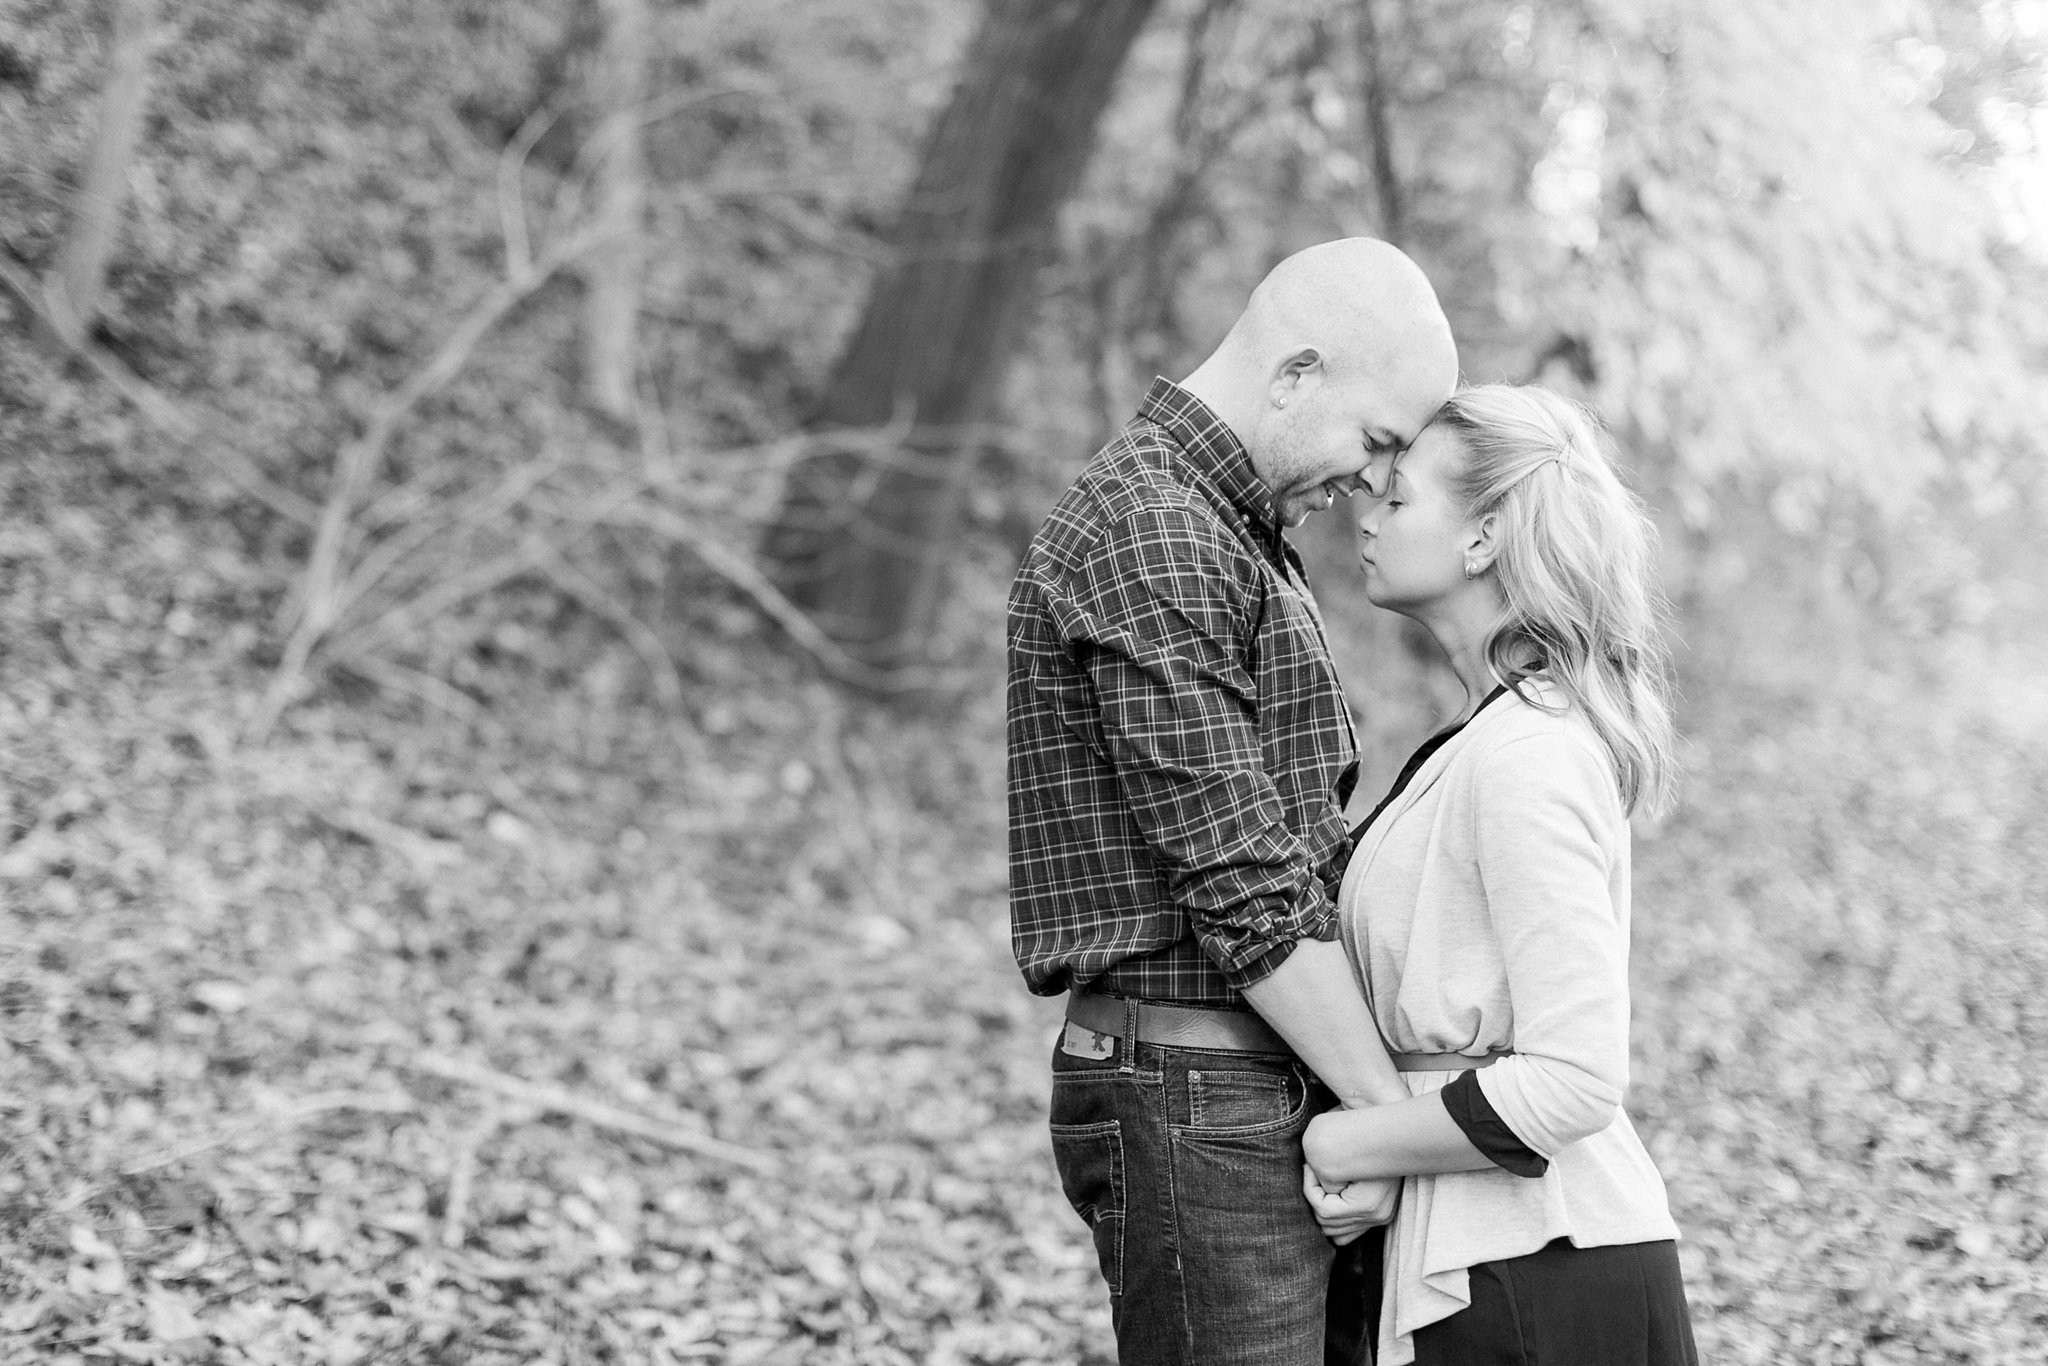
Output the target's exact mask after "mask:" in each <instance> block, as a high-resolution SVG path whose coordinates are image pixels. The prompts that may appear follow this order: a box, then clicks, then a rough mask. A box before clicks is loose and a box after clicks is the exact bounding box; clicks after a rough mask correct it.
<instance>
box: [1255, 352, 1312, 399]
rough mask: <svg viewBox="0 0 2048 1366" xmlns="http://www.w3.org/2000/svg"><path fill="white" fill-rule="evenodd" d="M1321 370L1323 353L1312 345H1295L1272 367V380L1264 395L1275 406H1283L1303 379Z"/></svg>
mask: <svg viewBox="0 0 2048 1366" xmlns="http://www.w3.org/2000/svg"><path fill="white" fill-rule="evenodd" d="M1322 372H1323V353H1322V352H1321V351H1319V350H1317V349H1316V348H1315V347H1313V346H1297V347H1295V348H1294V349H1293V350H1292V351H1289V352H1288V353H1287V354H1286V355H1284V356H1282V357H1281V358H1280V363H1279V365H1277V366H1275V367H1274V370H1273V381H1272V383H1271V384H1270V385H1268V386H1267V390H1266V397H1267V398H1269V399H1271V400H1272V403H1273V406H1274V407H1275V408H1284V407H1286V406H1287V400H1288V399H1290V398H1293V397H1294V392H1295V390H1297V389H1299V388H1300V387H1301V382H1302V381H1303V380H1304V379H1307V378H1308V377H1309V376H1311V375H1321V374H1322Z"/></svg>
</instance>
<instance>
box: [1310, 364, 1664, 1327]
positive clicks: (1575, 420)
mask: <svg viewBox="0 0 2048 1366" xmlns="http://www.w3.org/2000/svg"><path fill="white" fill-rule="evenodd" d="M1359 529H1360V531H1361V532H1362V533H1363V545H1362V549H1361V555H1360V558H1361V559H1362V561H1363V563H1364V567H1365V586H1366V594H1367V596H1368V597H1370V598H1371V599H1372V601H1373V602H1374V603H1375V604H1377V605H1378V606H1380V607H1383V608H1387V609H1390V610H1392V611H1396V612H1400V613H1402V614H1403V615H1405V616H1408V617H1411V618H1413V619H1414V620H1416V621H1418V622H1420V623H1421V624H1422V625H1423V626H1424V627H1426V628H1427V629H1428V631H1429V633H1430V635H1431V636H1433V637H1434V638H1435V640H1436V643H1437V644H1438V645H1439V646H1440V647H1441V648H1442V649H1443V651H1444V653H1445V655H1446V656H1448V657H1449V660H1450V663H1451V667H1452V668H1453V669H1454V670H1455V671H1456V673H1457V676H1458V679H1459V681H1460V682H1461V683H1463V684H1464V687H1465V695H1466V704H1465V707H1464V709H1463V712H1462V714H1461V716H1460V718H1459V719H1458V721H1457V722H1456V723H1455V724H1454V725H1452V726H1450V727H1449V728H1448V729H1446V730H1444V731H1442V732H1440V733H1439V734H1437V735H1436V736H1434V737H1432V738H1431V739H1430V741H1429V742H1428V743H1427V744H1425V745H1424V746H1423V747H1422V749H1421V750H1419V751H1418V752H1417V753H1416V754H1415V756H1414V757H1413V758H1412V759H1410V760H1409V762H1408V765H1407V767H1406V769H1405V770H1404V771H1403V772H1402V774H1401V776H1400V778H1399V779H1398V780H1397V781H1396V783H1395V785H1394V790H1393V791H1392V792H1390V793H1388V795H1387V797H1386V799H1385V800H1384V801H1382V802H1381V803H1380V806H1379V808H1378V809H1377V810H1376V811H1374V813H1373V815H1372V816H1371V818H1370V819H1369V820H1368V821H1367V823H1366V825H1365V827H1364V828H1363V830H1362V832H1361V834H1360V837H1359V840H1358V843H1357V848H1356V850H1355V852H1354V853H1353V855H1352V858H1351V861H1350V863H1349V866H1348V867H1347V869H1346V873H1345V878H1344V883H1343V887H1342V891H1341V894H1340V896H1339V901H1338V905H1339V913H1340V915H1341V917H1342V925H1343V934H1344V940H1345V944H1346V946H1347V947H1348V949H1349V950H1350V954H1351V958H1352V963H1353V965H1354V967H1355V968H1356V969H1357V972H1358V975H1359V980H1360V983H1361V985H1362V986H1363V988H1364V990H1365V993H1366V995H1367V997H1368V1000H1369V1002H1370V1005H1371V1008H1372V1012H1373V1015H1374V1017H1375V1019H1376V1021H1377V1023H1378V1025H1379V1029H1380V1032H1381V1034H1382V1035H1383V1037H1384V1039H1385V1042H1386V1044H1387V1047H1388V1050H1389V1053H1390V1055H1391V1056H1392V1059H1393V1062H1394V1064H1395V1067H1396V1069H1398V1071H1399V1073H1400V1074H1401V1076H1400V1080H1401V1082H1402V1083H1405V1086H1403V1087H1398V1088H1396V1087H1389V1091H1390V1098H1391V1099H1392V1101H1393V1103H1388V1104H1380V1105H1376V1106H1373V1107H1371V1108H1365V1109H1350V1110H1340V1111H1332V1112H1330V1113H1328V1114H1325V1115H1322V1116H1320V1117H1318V1118H1317V1119H1316V1120H1315V1121H1314V1122H1313V1123H1311V1125H1310V1126H1309V1129H1308V1133H1307V1135H1306V1137H1305V1139H1304V1143H1303V1150H1304V1153H1305V1155H1306V1157H1307V1160H1308V1163H1309V1172H1308V1176H1307V1180H1306V1189H1307V1190H1308V1194H1309V1199H1310V1203H1311V1204H1312V1205H1313V1206H1314V1207H1315V1208H1316V1211H1317V1215H1318V1218H1319V1219H1320V1220H1321V1221H1322V1223H1323V1226H1324V1229H1325V1231H1326V1232H1327V1233H1329V1234H1330V1235H1331V1236H1332V1237H1333V1238H1335V1239H1337V1240H1338V1241H1340V1242H1344V1241H1350V1240H1351V1239H1353V1238H1355V1237H1357V1236H1358V1235H1359V1234H1360V1233H1361V1232H1363V1231H1364V1229H1365V1226H1366V1225H1367V1224H1368V1223H1369V1222H1370V1219H1369V1217H1368V1216H1367V1215H1365V1214H1362V1213H1358V1212H1354V1211H1352V1210H1351V1209H1350V1208H1349V1207H1348V1205H1347V1202H1346V1200H1345V1198H1344V1196H1343V1194H1342V1188H1343V1187H1344V1186H1345V1185H1346V1184H1347V1183H1350V1182H1354V1181H1381V1180H1387V1179H1392V1178H1403V1182H1402V1190H1401V1201H1400V1208H1399V1212H1398V1214H1397V1215H1396V1217H1395V1220H1394V1223H1393V1224H1392V1225H1391V1226H1390V1227H1389V1228H1388V1229H1387V1231H1386V1234H1385V1238H1386V1250H1385V1273H1384V1280H1383V1286H1384V1290H1383V1294H1382V1299H1381V1314H1380V1324H1379V1330H1378V1332H1379V1348H1380V1350H1379V1362H1380V1363H1381V1366H1400V1364H1401V1363H1405V1362H1409V1361H1414V1362H1417V1363H1419V1366H1467V1364H1468V1363H1481V1362H1484V1363H1489V1364H1491V1363H1510V1362H1557V1363H1570V1366H1693V1363H1695V1362H1696V1361H1697V1354H1696V1351H1695V1348H1694V1345H1693V1339H1692V1329H1691V1324H1690V1321H1689V1317H1688V1312H1687V1308H1686V1301H1685V1291H1684V1287H1683V1286H1682V1284H1681V1283H1680V1280H1679V1272H1678V1262H1677V1257H1676V1254H1675V1249H1674V1240H1675V1239H1676V1238H1677V1236H1678V1230H1677V1228H1676V1226H1675V1225H1674V1224H1673V1223H1672V1220H1671V1214H1670V1211H1669V1209H1668V1207H1667V1205H1666V1201H1665V1195H1664V1184H1663V1181H1662V1180H1661V1178H1660V1177H1659V1176H1658V1174H1657V1170H1656V1168H1655V1166H1654V1165H1652V1163H1651V1161H1650V1157H1649V1154H1648V1153H1646V1152H1645V1151H1644V1149H1643V1145H1642V1142H1641V1141H1640V1140H1639V1139H1638V1138H1637V1137H1636V1133H1635V1130H1634V1128H1633V1127H1631V1125H1630V1124H1629V1121H1628V1116H1627V1115H1626V1114H1624V1113H1623V1112H1622V1109H1621V1100H1622V1096H1623V1093H1624V1091H1625V1090H1626V1088H1627V1085H1628V1021H1629V1003H1628V937H1629V825H1628V818H1629V815H1630V814H1631V813H1632V812H1634V811H1637V810H1642V809H1650V810H1654V809H1656V808H1658V807H1660V806H1661V805H1662V804H1663V803H1664V802H1665V800H1666V799H1667V796H1668V793H1669V790H1670V785H1671V777H1672V759H1671V748H1672V736H1671V722H1670V718H1669V711H1668V708H1667V705H1666V696H1665V683H1664V674H1665V663H1666V653H1665V648H1664V645H1663V642H1662V640H1661V637H1660V633H1659V620H1658V618H1659V612H1658V599H1657V596H1656V593H1655V590H1654V587H1653V583H1652V569H1651V544H1652V535H1651V528H1650V526H1649V523H1648V520H1647V518H1646V517H1645V516H1644V513H1643V510H1642V508H1641V506H1640V504H1639V503H1638V502H1637V501H1636V500H1635V499H1634V498H1633V496H1632V495H1630V494H1629V493H1628V491H1627V490H1626V489H1624V488H1623V486H1622V484H1621V482H1620V480H1619V479H1618V478H1617V477H1616V474H1615V470H1614V467H1613V463H1612V460H1611V459H1610V457H1609V455H1608V453H1607V450H1606V447H1605V443H1604V442H1603V440H1602V437H1601V435H1600V432H1599V430H1598V428H1597V427H1596V425H1595V424H1594V422H1593V421H1592V419H1591V418H1590V417H1589V415H1588V414H1587V413H1586V412H1585V411H1584V410H1583V409H1581V408H1579V407H1577V406H1576V405H1574V404H1572V403H1571V402H1569V401H1568V400H1566V399H1564V398H1561V397H1560V396H1558V395H1556V394H1553V393H1550V392H1548V391H1546V390H1542V389H1536V388H1514V387H1508V386H1501V385H1489V386H1482V387H1476V388H1468V389H1464V390H1461V391H1460V392H1459V393H1457V394H1456V395H1454V396H1453V397H1452V399H1451V401H1450V402H1449V404H1447V405H1446V406H1445V408H1444V410H1443V411H1442V413H1441V414H1440V415H1439V416H1438V417H1437V419H1436V421H1435V423H1434V424H1433V425H1432V426H1431V427H1429V429H1428V430H1426V431H1425V432H1424V433H1423V434H1422V436H1421V437H1420V438H1419V439H1418V440H1417V441H1416V442H1415V444H1414V445H1413V446H1412V447H1411V448H1410V449H1409V450H1408V451H1407V452H1405V453H1404V454H1403V455H1402V456H1401V457H1400V459H1399V461H1398V462H1397V464H1396V465H1395V471H1394V475H1393V479H1392V483H1391V486H1390V488H1389V490H1388V493H1387V496H1386V497H1385V498H1384V499H1382V500H1381V501H1379V502H1378V503H1376V504H1375V505H1374V506H1373V508H1372V509H1371V511H1369V512H1367V513H1366V515H1365V516H1364V517H1363V518H1362V519H1361V521H1360V522H1359ZM1368 1189H1369V1188H1366V1187H1361V1188H1360V1190H1361V1194H1362V1193H1363V1192H1364V1191H1366V1190H1368Z"/></svg>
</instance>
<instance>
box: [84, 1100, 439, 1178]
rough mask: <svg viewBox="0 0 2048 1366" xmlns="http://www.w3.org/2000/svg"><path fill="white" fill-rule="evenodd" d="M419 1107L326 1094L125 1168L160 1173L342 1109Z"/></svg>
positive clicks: (398, 1111)
mask: <svg viewBox="0 0 2048 1366" xmlns="http://www.w3.org/2000/svg"><path fill="white" fill-rule="evenodd" d="M418 1108H419V1106H418V1103H417V1102H415V1101H414V1100H413V1098H412V1097H411V1096H396V1095H384V1096H380V1095H375V1094H372V1093H371V1092H367V1091H323V1092H321V1093H319V1094H318V1095H312V1096H307V1097H306V1098H305V1099H303V1100H299V1101H295V1102H294V1103H292V1104H291V1105H289V1106H286V1107H285V1108H284V1109H283V1110H281V1111H279V1112H278V1113H276V1114H271V1115H260V1116H257V1117H256V1118H254V1119H250V1120H246V1121H244V1122H243V1123H241V1124H238V1125H235V1126H234V1127H233V1128H230V1129H226V1130H223V1131H222V1132H220V1133H217V1134H215V1135H214V1136H213V1137H211V1138H206V1139H201V1140H200V1141H199V1142H197V1143H191V1144H187V1145H186V1146H185V1147H182V1148H176V1149H173V1150H171V1151H170V1152H166V1153H159V1154H158V1155H157V1156H155V1157H149V1158H144V1159H142V1160H141V1161H139V1162H131V1163H129V1164H128V1165H127V1166H125V1167H123V1168H121V1175H123V1176H140V1175H142V1174H143V1173H144V1172H153V1171H159V1170H161V1169H162V1168H165V1167H174V1166H176V1165H178V1164H179V1163H180V1162H184V1161H186V1160H187V1159H189V1158H193V1157H197V1156H198V1155H199V1154H201V1153H204V1152H211V1151H212V1150H213V1149H215V1148H224V1147H226V1146H228V1145H229V1144H231V1143H234V1142H236V1141H238V1140H240V1139H244V1138H247V1137H249V1136H251V1135H253V1134H260V1133H264V1132H267V1131H271V1130H277V1129H295V1128H297V1127H298V1126H299V1125H301V1124H304V1123H305V1122H306V1121H307V1120H309V1119H317V1118H319V1117H320V1116H321V1115H325V1114H332V1113H334V1112H335V1111H338V1110H361V1111H364V1112H365V1113H368V1114H375V1115H409V1114H411V1113H413V1112H414V1111H415V1110H417V1109H418Z"/></svg>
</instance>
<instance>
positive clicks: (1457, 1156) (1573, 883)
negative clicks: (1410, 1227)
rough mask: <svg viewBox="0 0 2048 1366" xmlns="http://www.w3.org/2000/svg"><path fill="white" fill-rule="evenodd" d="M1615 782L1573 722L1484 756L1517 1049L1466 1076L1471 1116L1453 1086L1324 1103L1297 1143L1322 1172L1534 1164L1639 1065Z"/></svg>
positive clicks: (1490, 843) (1480, 802) (1482, 817)
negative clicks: (1453, 1099) (1338, 1107)
mask: <svg viewBox="0 0 2048 1366" xmlns="http://www.w3.org/2000/svg"><path fill="white" fill-rule="evenodd" d="M1612 783H1613V779H1612V777H1611V776H1610V775H1609V774H1608V773H1607V771H1606V768H1605V765H1604V764H1602V763H1601V762H1600V761H1599V760H1598V758H1597V757H1596V756H1594V755H1593V754H1591V753H1589V752H1588V751H1587V749H1586V748H1585V747H1584V746H1583V745H1580V744H1578V743H1576V742H1574V741H1573V740H1572V739H1571V737H1569V736H1563V735H1555V734H1553V735H1544V736H1534V737H1530V738H1528V739H1526V740H1522V741H1516V742H1513V743H1511V744H1509V745H1506V746H1503V747H1502V749H1501V750H1499V751H1496V752H1495V753H1494V754H1492V755H1489V756H1487V758H1486V759H1485V760H1483V761H1482V763H1481V768H1480V771H1479V772H1478V773H1477V774H1475V788H1476V790H1475V793H1474V804H1475V814H1476V818H1477V829H1476V830H1475V853H1476V855H1477V858H1478V861H1479V874H1480V878H1479V880H1480V884H1481V886H1482V887H1483V888H1484V890H1485V895H1486V903H1487V904H1486V909H1487V913H1488V915H1489V917H1490V919H1491V921H1492V924H1493V928H1494V931H1495V933H1496V934H1497V936H1498V938H1499V942H1500V945H1501V951H1502V956H1503V960H1504V966H1505V970H1506V975H1507V983H1506V985H1507V989H1508V997H1509V1001H1510V1009H1511V1013H1512V1017H1513V1020H1514V1030H1515V1049H1516V1052H1515V1054H1514V1055H1513V1056H1511V1057H1508V1058H1504V1059H1502V1060H1501V1062H1500V1063H1499V1064H1497V1065H1496V1066H1495V1067H1493V1068H1489V1069H1487V1070H1486V1071H1485V1072H1481V1073H1478V1074H1476V1076H1475V1077H1474V1078H1473V1081H1472V1082H1467V1083H1463V1085H1465V1086H1471V1085H1474V1084H1475V1083H1476V1086H1477V1088H1478V1092H1477V1094H1476V1095H1470V1094H1467V1095H1466V1096H1465V1097H1464V1099H1465V1100H1466V1102H1467V1103H1466V1106H1465V1113H1466V1120H1467V1123H1466V1124H1461V1123H1460V1122H1459V1121H1458V1120H1457V1119H1454V1118H1453V1117H1452V1113H1451V1110H1450V1109H1449V1108H1447V1106H1446V1104H1445V1093H1444V1092H1435V1093H1432V1094H1430V1095H1426V1096H1417V1097H1414V1098H1412V1099H1409V1100H1404V1101H1401V1102H1399V1103H1397V1104H1393V1105H1381V1106H1375V1107H1373V1108H1371V1109H1366V1110H1347V1111H1333V1112H1331V1113H1329V1114H1326V1115H1321V1116H1318V1117H1317V1118H1316V1119H1315V1120H1314V1121H1312V1122H1311V1123H1310V1125H1309V1129H1308V1132H1307V1134H1305V1135H1304V1136H1303V1144H1302V1146H1303V1152H1304V1154H1305V1155H1306V1157H1307V1159H1308V1162H1309V1166H1310V1168H1311V1169H1312V1170H1313V1171H1314V1172H1315V1174H1316V1176H1317V1178H1318V1179H1319V1180H1320V1181H1321V1182H1322V1184H1323V1185H1324V1186H1325V1187H1327V1188H1331V1189H1335V1188H1336V1187H1338V1186H1340V1185H1341V1184H1342V1183H1344V1182H1346V1181H1353V1180H1361V1179H1366V1178H1383V1177H1389V1176H1411V1175H1413V1176H1420V1175H1429V1174H1435V1173H1441V1172H1460V1171H1483V1170H1487V1169H1489V1168H1492V1167H1495V1166H1501V1167H1505V1168H1506V1169H1507V1170H1510V1171H1515V1172H1517V1173H1518V1174H1522V1175H1539V1174H1540V1173H1541V1172H1542V1170H1543V1168H1544V1166H1545V1165H1546V1163H1545V1161H1544V1159H1546V1158H1548V1157H1550V1156H1553V1155H1555V1153H1556V1152H1557V1151H1558V1150H1559V1149H1561V1148H1564V1147H1566V1146H1568V1145H1569V1144H1571V1143H1573V1142H1576V1141H1577V1140H1578V1139H1580V1138H1583V1137H1585V1136H1587V1135H1588V1134H1593V1133H1597V1132H1599V1131H1600V1130H1601V1129H1602V1128H1604V1127H1606V1125H1607V1124H1608V1123H1610V1122H1611V1121H1612V1119H1613V1116H1614V1111H1615V1109H1616V1107H1617V1106H1618V1105H1619V1103H1620V1099H1621V1092H1622V1090H1623V1088H1624V1087H1625V1086H1626V1084H1627V1067H1628V982H1627V947H1626V945H1627V939H1626V931H1625V928H1624V927H1623V925H1622V924H1621V922H1620V921H1619V919H1618V917H1617V915H1616V911H1615V906H1614V898H1613V891H1612V888H1611V886H1610V884H1609V873H1610V868H1611V866H1612V865H1611V859H1610V854H1609V851H1608V850H1607V849H1606V848H1604V847H1603V842H1602V839H1601V837H1600V828H1601V826H1602V825H1603V823H1604V822H1603V816H1605V815H1608V814H1610V808H1612V803H1613V798H1612V795H1611V794H1612ZM1624 838H1625V836H1624ZM1454 1085H1460V1083H1454ZM1475 1110H1477V1111H1479V1112H1480V1115H1481V1116H1483V1119H1484V1121H1485V1122H1486V1124H1487V1125H1488V1126H1489V1127H1492V1128H1501V1129H1504V1130H1505V1131H1506V1132H1507V1133H1509V1134H1511V1135H1512V1137H1513V1138H1514V1139H1519V1140H1520V1143H1521V1145H1524V1146H1522V1148H1521V1150H1520V1152H1519V1154H1518V1156H1520V1157H1526V1158H1527V1159H1528V1160H1527V1162H1526V1163H1524V1162H1520V1161H1517V1160H1516V1158H1515V1157H1512V1156H1505V1155H1495V1154H1490V1153H1489V1152H1488V1151H1482V1150H1481V1148H1480V1147H1479V1146H1478V1145H1476V1144H1475V1143H1474V1142H1473V1139H1472V1138H1471V1137H1468V1129H1467V1125H1468V1124H1470V1123H1471V1122H1472V1120H1473V1119H1474V1118H1475V1116H1474V1115H1473V1113H1472V1112H1473V1111H1475ZM1492 1146H1493V1145H1492V1144H1491V1143H1489V1147H1492Z"/></svg>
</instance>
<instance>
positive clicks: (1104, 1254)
mask: <svg viewBox="0 0 2048 1366" xmlns="http://www.w3.org/2000/svg"><path fill="white" fill-rule="evenodd" d="M1052 1155H1053V1161H1054V1162H1055V1163H1056V1164H1057V1165H1058V1167H1059V1172H1060V1188H1061V1189H1062V1190H1064V1191H1065V1192H1066V1196H1067V1203H1068V1204H1070V1205H1072V1206H1073V1207H1074V1213H1076V1214H1078V1215H1080V1216H1081V1219H1082V1221H1083V1222H1085V1223H1086V1224H1087V1225H1088V1230H1089V1232H1090V1233H1092V1234H1093V1235H1094V1236H1095V1258H1096V1260H1097V1261H1098V1262H1100V1263H1101V1264H1102V1279H1103V1280H1105V1281H1107V1282H1109V1293H1110V1294H1111V1295H1120V1294H1122V1293H1123V1281H1124V1138H1123V1125H1121V1124H1120V1123H1118V1122H1117V1121H1116V1120H1113V1119H1108V1120H1103V1121H1102V1122H1101V1123H1099V1124H1055V1125H1053V1126H1052Z"/></svg>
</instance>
